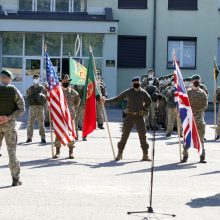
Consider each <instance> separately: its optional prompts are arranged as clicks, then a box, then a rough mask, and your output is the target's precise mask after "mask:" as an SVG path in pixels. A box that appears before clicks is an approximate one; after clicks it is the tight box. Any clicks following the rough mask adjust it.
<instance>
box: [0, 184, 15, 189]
mask: <svg viewBox="0 0 220 220" xmlns="http://www.w3.org/2000/svg"><path fill="white" fill-rule="evenodd" d="M12 187H13V186H12V185H9V186H0V189H8V188H12Z"/></svg>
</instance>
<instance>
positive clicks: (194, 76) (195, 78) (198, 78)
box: [192, 74, 201, 80]
mask: <svg viewBox="0 0 220 220" xmlns="http://www.w3.org/2000/svg"><path fill="white" fill-rule="evenodd" d="M200 79H201V77H200V75H197V74H195V75H193V76H192V80H200Z"/></svg>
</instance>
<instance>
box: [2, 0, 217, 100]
mask: <svg viewBox="0 0 220 220" xmlns="http://www.w3.org/2000/svg"><path fill="white" fill-rule="evenodd" d="M219 8H220V0H210V1H207V0H199V1H198V0H181V1H180V0H163V1H162V0H135V1H134V0H0V11H1V12H0V36H1V37H0V67H1V68H2V67H5V68H12V70H13V72H14V73H15V75H16V77H15V80H14V82H13V83H14V84H15V85H16V86H17V87H18V88H19V89H20V90H21V91H22V93H23V94H25V90H26V88H27V87H28V86H29V85H30V84H31V82H32V79H31V78H32V77H31V76H32V74H33V73H34V72H40V73H41V78H42V80H43V78H44V77H45V70H44V69H45V68H44V45H45V43H46V44H47V47H48V52H49V55H50V57H51V58H52V62H53V64H54V66H55V67H56V68H57V71H58V73H59V74H62V73H66V72H68V59H69V54H70V55H71V56H73V57H75V58H77V59H79V60H80V62H82V63H83V64H85V65H86V63H87V61H88V46H89V44H91V45H92V46H93V49H94V56H95V59H96V63H97V68H98V69H100V70H101V72H102V75H103V77H104V80H105V82H106V86H107V90H108V94H109V96H110V97H112V96H114V95H116V94H117V93H119V92H120V91H122V90H123V89H126V88H127V87H128V86H129V85H130V79H131V78H132V77H133V76H135V75H144V74H145V73H146V71H147V69H148V68H154V69H155V71H156V73H157V75H158V76H161V75H165V74H168V73H172V71H173V70H172V51H173V49H175V51H176V55H177V58H178V59H179V61H180V66H181V69H182V73H183V75H184V77H188V76H191V75H193V74H195V73H198V74H200V75H201V77H202V81H204V83H205V84H206V85H207V87H208V89H209V91H210V97H209V100H210V101H212V94H213V59H214V57H216V58H217V61H218V64H220V29H219V28H218V24H219V23H220V11H219Z"/></svg>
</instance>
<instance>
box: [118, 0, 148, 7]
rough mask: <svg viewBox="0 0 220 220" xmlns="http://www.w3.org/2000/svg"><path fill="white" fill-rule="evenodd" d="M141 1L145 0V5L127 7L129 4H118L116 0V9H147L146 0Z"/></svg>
mask: <svg viewBox="0 0 220 220" xmlns="http://www.w3.org/2000/svg"><path fill="white" fill-rule="evenodd" d="M133 1H134V0H133ZM143 1H146V5H145V6H144V7H138V6H136V7H129V6H120V0H118V9H148V0H143Z"/></svg>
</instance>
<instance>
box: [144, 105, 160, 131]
mask: <svg viewBox="0 0 220 220" xmlns="http://www.w3.org/2000/svg"><path fill="white" fill-rule="evenodd" d="M156 108H157V103H156V102H152V103H151V106H150V108H149V112H148V114H147V115H146V116H145V125H146V127H152V128H153V127H154V126H157V122H156V121H154V120H155V116H156V115H155V110H156Z"/></svg>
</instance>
